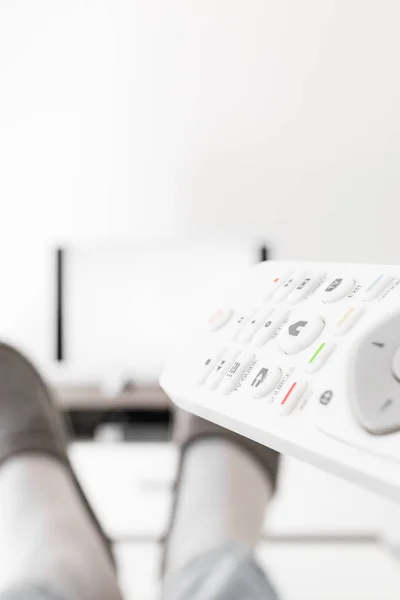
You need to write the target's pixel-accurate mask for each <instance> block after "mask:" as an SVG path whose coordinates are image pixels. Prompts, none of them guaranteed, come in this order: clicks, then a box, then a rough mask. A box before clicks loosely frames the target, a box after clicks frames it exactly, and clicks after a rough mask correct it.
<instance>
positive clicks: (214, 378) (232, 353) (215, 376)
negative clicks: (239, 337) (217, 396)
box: [206, 348, 240, 390]
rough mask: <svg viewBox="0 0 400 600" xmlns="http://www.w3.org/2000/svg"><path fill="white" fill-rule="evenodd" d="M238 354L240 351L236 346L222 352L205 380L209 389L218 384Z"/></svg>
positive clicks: (214, 387)
mask: <svg viewBox="0 0 400 600" xmlns="http://www.w3.org/2000/svg"><path fill="white" fill-rule="evenodd" d="M239 354H240V351H239V350H238V349H237V348H231V349H229V350H226V351H225V352H224V353H223V354H222V356H221V357H220V358H219V360H218V361H217V363H216V365H215V367H214V369H213V370H212V371H211V373H210V375H209V376H208V379H207V381H206V386H207V387H208V389H209V390H215V389H216V388H217V387H218V386H219V384H220V383H221V381H222V379H223V378H224V377H225V375H226V373H227V372H228V369H229V368H230V367H231V366H232V363H233V362H235V360H236V359H237V357H238V356H239Z"/></svg>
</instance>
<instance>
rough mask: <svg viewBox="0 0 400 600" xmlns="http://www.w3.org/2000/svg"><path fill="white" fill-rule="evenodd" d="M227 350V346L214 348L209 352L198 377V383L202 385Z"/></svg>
mask: <svg viewBox="0 0 400 600" xmlns="http://www.w3.org/2000/svg"><path fill="white" fill-rule="evenodd" d="M226 350H227V349H226V348H223V349H221V348H220V349H219V350H213V351H211V352H210V353H209V354H208V356H207V357H206V359H205V360H204V363H203V365H202V367H201V370H200V373H199V376H198V378H197V383H198V384H199V385H202V384H203V383H204V382H205V380H206V379H207V377H208V376H209V374H210V373H211V371H212V370H213V368H214V367H215V366H216V364H217V361H218V360H219V359H220V358H221V357H222V355H223V354H224V353H225V352H226Z"/></svg>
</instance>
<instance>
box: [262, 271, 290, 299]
mask: <svg viewBox="0 0 400 600" xmlns="http://www.w3.org/2000/svg"><path fill="white" fill-rule="evenodd" d="M288 277H289V275H288V274H285V275H283V276H282V277H275V278H274V279H273V280H272V281H271V283H270V284H269V286H268V287H267V289H266V290H265V292H264V294H263V300H270V299H271V298H272V296H273V295H274V294H275V292H276V291H277V290H278V289H279V288H280V287H281V285H282V284H283V283H284V282H285V281H286V279H287V278H288Z"/></svg>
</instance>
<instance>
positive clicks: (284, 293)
mask: <svg viewBox="0 0 400 600" xmlns="http://www.w3.org/2000/svg"><path fill="white" fill-rule="evenodd" d="M304 277H305V275H304V273H302V274H300V275H296V274H294V275H290V276H289V277H288V278H287V279H286V281H285V282H284V283H283V284H282V285H281V286H280V288H279V289H277V291H276V292H275V294H274V301H276V302H282V300H286V298H287V297H288V296H289V294H290V293H291V292H292V291H293V290H294V289H295V287H296V286H298V285H299V283H300V281H303V279H304Z"/></svg>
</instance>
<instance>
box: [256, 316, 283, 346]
mask: <svg viewBox="0 0 400 600" xmlns="http://www.w3.org/2000/svg"><path fill="white" fill-rule="evenodd" d="M289 314H290V312H289V310H288V309H287V308H276V309H275V310H274V311H273V313H272V314H271V315H270V316H269V317H268V319H267V320H266V321H265V323H264V324H263V325H262V326H261V328H260V329H259V330H258V332H257V334H256V336H255V338H254V343H255V345H256V346H258V347H260V346H263V345H264V344H266V343H267V341H268V340H269V339H271V337H272V336H273V335H274V333H276V332H277V331H278V329H279V328H280V327H281V325H283V323H284V322H285V321H286V319H287V318H288V316H289Z"/></svg>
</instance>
